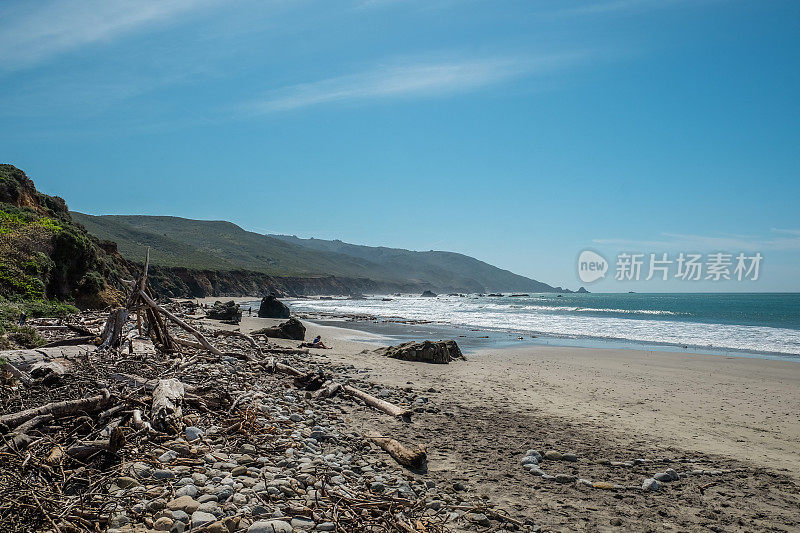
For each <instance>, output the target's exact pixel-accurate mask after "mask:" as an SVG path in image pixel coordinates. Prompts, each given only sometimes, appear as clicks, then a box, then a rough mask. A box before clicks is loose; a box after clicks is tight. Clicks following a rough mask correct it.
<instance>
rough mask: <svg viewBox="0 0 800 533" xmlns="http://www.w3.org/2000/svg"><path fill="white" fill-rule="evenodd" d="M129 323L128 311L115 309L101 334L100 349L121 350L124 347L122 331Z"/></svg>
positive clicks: (122, 308)
mask: <svg viewBox="0 0 800 533" xmlns="http://www.w3.org/2000/svg"><path fill="white" fill-rule="evenodd" d="M127 321H128V310H127V309H125V308H124V307H120V308H118V309H114V310H113V311H111V314H110V315H109V317H108V320H106V325H105V326H104V327H103V333H101V334H100V341H101V343H100V349H101V350H104V349H106V348H119V347H120V346H121V345H122V329H123V327H124V326H125V322H127Z"/></svg>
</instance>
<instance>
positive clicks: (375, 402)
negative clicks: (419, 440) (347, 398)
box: [342, 385, 411, 418]
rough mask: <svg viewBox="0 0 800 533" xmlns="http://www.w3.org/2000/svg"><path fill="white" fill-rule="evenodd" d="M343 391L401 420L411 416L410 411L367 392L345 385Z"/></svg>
mask: <svg viewBox="0 0 800 533" xmlns="http://www.w3.org/2000/svg"><path fill="white" fill-rule="evenodd" d="M342 390H344V392H346V393H347V394H349V395H351V396H355V397H356V398H358V399H359V400H361V401H362V402H364V403H365V404H367V405H369V406H370V407H374V408H375V409H378V410H380V411H383V412H384V413H386V414H389V415H392V416H396V417H401V418H407V417H410V416H411V410H410V409H405V408H403V407H399V406H397V405H395V404H393V403H390V402H387V401H386V400H381V399H380V398H376V397H375V396H372V395H371V394H367V393H366V392H364V391H362V390H360V389H357V388H355V387H351V386H350V385H345V386H344V387H342Z"/></svg>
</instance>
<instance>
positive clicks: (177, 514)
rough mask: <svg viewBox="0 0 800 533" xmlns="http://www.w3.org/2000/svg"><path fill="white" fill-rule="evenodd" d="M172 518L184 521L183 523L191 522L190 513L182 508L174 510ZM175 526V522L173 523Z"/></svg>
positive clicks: (176, 520)
mask: <svg viewBox="0 0 800 533" xmlns="http://www.w3.org/2000/svg"><path fill="white" fill-rule="evenodd" d="M172 518H173V520H175V522H182V523H183V524H188V523H189V514H188V513H186V511H181V510H180V509H179V510H177V511H172ZM172 525H173V526H174V525H175V524H172Z"/></svg>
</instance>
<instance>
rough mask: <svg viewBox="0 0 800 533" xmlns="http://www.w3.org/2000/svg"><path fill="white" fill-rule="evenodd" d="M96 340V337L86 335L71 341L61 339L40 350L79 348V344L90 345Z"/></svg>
mask: <svg viewBox="0 0 800 533" xmlns="http://www.w3.org/2000/svg"><path fill="white" fill-rule="evenodd" d="M96 338H97V335H87V336H85V337H74V338H72V339H61V340H57V341H53V342H48V343H47V344H45V345H44V346H41V348H56V347H58V346H79V345H81V344H92V342H94V340H95V339H96Z"/></svg>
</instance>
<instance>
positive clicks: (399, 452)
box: [366, 435, 427, 469]
mask: <svg viewBox="0 0 800 533" xmlns="http://www.w3.org/2000/svg"><path fill="white" fill-rule="evenodd" d="M366 438H367V440H369V441H371V442H374V443H375V444H377V445H378V446H379V447H380V448H382V449H383V450H384V451H385V452H386V453H388V454H389V455H391V456H392V458H393V459H394V460H395V461H397V462H398V463H399V464H401V465H403V466H405V467H408V468H412V469H420V468H423V467H424V466H425V461H426V460H427V452H426V451H425V447H424V446H415V447H413V448H407V447H405V446H403V445H402V444H400V442H398V441H396V440H395V439H393V438H391V437H383V436H380V435H367V437H366Z"/></svg>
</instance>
